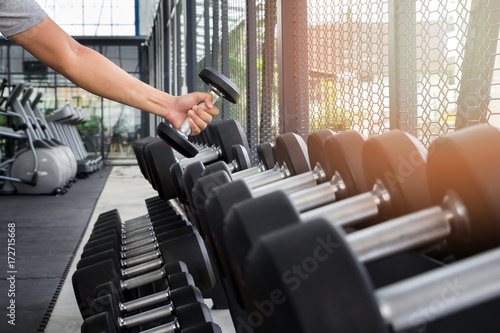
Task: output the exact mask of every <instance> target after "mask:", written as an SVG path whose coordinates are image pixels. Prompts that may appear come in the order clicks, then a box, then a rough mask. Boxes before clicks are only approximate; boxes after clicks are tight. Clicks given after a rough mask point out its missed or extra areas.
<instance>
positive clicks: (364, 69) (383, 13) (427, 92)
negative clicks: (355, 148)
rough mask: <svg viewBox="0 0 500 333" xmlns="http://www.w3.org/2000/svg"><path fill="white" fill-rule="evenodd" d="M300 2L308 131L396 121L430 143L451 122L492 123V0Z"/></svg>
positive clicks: (374, 127)
mask: <svg viewBox="0 0 500 333" xmlns="http://www.w3.org/2000/svg"><path fill="white" fill-rule="evenodd" d="M301 10H302V11H304V12H307V17H308V34H307V36H305V38H306V40H305V41H304V42H306V43H308V44H307V45H308V48H307V51H308V52H307V58H308V59H307V60H308V68H309V78H310V80H309V83H308V84H309V86H308V91H309V93H308V99H309V101H308V102H309V110H308V111H309V114H308V115H302V118H304V119H305V120H304V119H301V118H299V119H301V120H300V124H301V126H302V127H304V126H305V125H304V124H307V123H306V120H308V121H309V127H308V128H307V129H308V130H309V132H310V131H315V130H318V129H322V128H331V129H334V130H340V131H344V130H348V129H352V130H357V131H362V132H364V133H365V134H376V133H380V132H382V131H384V130H387V129H389V128H391V129H392V128H401V129H403V130H405V131H407V132H409V133H411V134H413V135H415V136H417V137H418V138H419V139H421V141H422V142H423V143H424V144H425V145H428V144H429V143H430V142H431V141H432V140H433V139H434V138H436V137H437V136H439V135H442V134H444V133H447V132H448V131H450V130H453V129H455V128H459V127H465V126H469V125H472V124H475V123H482V122H489V123H490V124H492V125H495V126H497V127H499V126H500V115H499V112H500V109H499V104H500V103H499V102H498V100H499V93H500V89H499V78H500V71H499V69H500V68H499V62H500V60H499V58H500V56H499V52H500V51H499V28H500V2H498V1H495V0H490V1H471V0H469V1H459V0H446V1H442V0H439V1H438V0H420V1H413V0H388V1H379V0H338V1H326V0H325V1H323V0H314V1H313V0H309V1H307V8H302V9H301ZM298 61H300V59H299V60H298ZM297 84H298V85H300V83H297Z"/></svg>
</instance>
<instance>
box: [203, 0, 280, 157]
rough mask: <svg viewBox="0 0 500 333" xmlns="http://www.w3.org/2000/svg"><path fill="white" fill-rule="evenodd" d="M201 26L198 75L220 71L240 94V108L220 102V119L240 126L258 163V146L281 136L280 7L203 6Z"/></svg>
mask: <svg viewBox="0 0 500 333" xmlns="http://www.w3.org/2000/svg"><path fill="white" fill-rule="evenodd" d="M196 22H197V30H196V32H197V34H196V63H197V70H198V71H200V70H201V69H202V68H203V67H205V66H211V67H213V68H216V69H217V70H219V71H220V72H221V73H223V74H224V75H226V76H227V77H228V78H229V79H230V80H232V81H233V82H234V83H235V84H236V86H238V87H239V88H240V91H241V98H240V100H239V101H238V103H237V104H231V103H229V102H227V101H225V100H221V101H220V102H218V104H217V106H218V107H219V110H220V113H219V115H218V116H217V117H215V119H236V120H238V121H239V122H240V123H241V124H242V126H243V128H244V129H245V131H246V135H247V138H248V140H249V144H250V147H251V152H252V156H253V158H254V160H256V147H257V144H258V143H259V142H269V141H274V139H275V137H276V135H277V134H278V132H279V130H278V117H279V115H278V98H277V96H278V84H277V82H278V79H277V68H276V47H277V45H276V1H275V0H274V1H264V0H260V1H256V2H255V3H250V2H248V1H243V0H238V1H236V0H231V1H228V0H223V1H214V2H212V1H206V0H198V1H197V3H196ZM197 82H198V85H197V89H198V90H203V89H205V87H204V85H203V82H202V81H201V80H198V81H197Z"/></svg>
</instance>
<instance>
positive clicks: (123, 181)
mask: <svg viewBox="0 0 500 333" xmlns="http://www.w3.org/2000/svg"><path fill="white" fill-rule="evenodd" d="M156 195H157V193H156V191H154V190H153V188H152V187H151V185H150V184H149V183H148V181H147V180H146V179H144V177H143V176H142V174H141V173H140V170H139V167H137V166H115V167H113V169H112V171H111V174H110V175H109V177H108V179H107V181H106V184H105V186H104V189H103V191H102V193H101V196H100V198H99V200H98V201H97V204H96V206H95V209H94V212H93V215H92V217H91V219H90V223H89V226H88V228H87V230H86V232H85V235H84V237H83V240H82V242H81V243H80V244H81V246H80V248H79V249H78V250H77V252H76V254H75V260H74V261H73V263H72V265H71V267H70V269H69V273H68V277H67V279H66V281H65V283H64V284H63V286H62V289H61V292H60V295H59V297H58V299H57V302H56V304H55V306H54V309H53V311H52V314H51V316H50V319H49V322H48V324H47V326H46V329H45V332H51V333H52V332H53V333H56V332H57V333H60V332H65V333H72V332H80V325H81V323H82V318H81V316H80V313H79V311H78V306H77V304H76V301H75V297H74V294H73V287H72V285H71V276H72V274H73V272H74V271H75V266H76V263H77V261H78V259H77V258H79V257H80V254H81V251H82V247H83V246H84V245H85V243H86V241H87V240H88V237H89V235H90V231H91V229H92V226H93V222H95V220H96V219H97V217H98V216H99V214H101V213H103V212H106V211H109V210H112V209H115V208H116V209H118V211H119V213H120V216H121V218H122V219H123V220H127V219H131V218H134V217H137V216H140V215H144V214H146V213H147V210H146V205H145V203H144V200H145V199H147V198H150V197H153V196H156ZM210 302H211V301H210V300H206V303H207V305H209V306H210ZM212 316H213V319H214V322H215V323H217V324H218V325H219V326H220V327H221V328H222V331H223V332H224V333H226V332H227V333H231V332H235V330H234V327H233V324H232V321H231V318H230V316H229V311H228V310H212Z"/></svg>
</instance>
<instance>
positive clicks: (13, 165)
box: [0, 84, 70, 194]
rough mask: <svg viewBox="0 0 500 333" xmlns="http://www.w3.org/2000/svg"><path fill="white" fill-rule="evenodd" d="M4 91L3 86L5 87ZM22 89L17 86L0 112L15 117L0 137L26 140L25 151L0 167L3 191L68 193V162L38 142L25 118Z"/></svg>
mask: <svg viewBox="0 0 500 333" xmlns="http://www.w3.org/2000/svg"><path fill="white" fill-rule="evenodd" d="M4 88H5V85H4ZM23 90H24V85H23V84H18V85H16V86H15V87H14V89H13V90H12V91H11V93H10V95H9V96H8V97H6V98H4V100H5V109H2V110H1V111H0V115H1V114H3V115H5V116H9V117H16V118H18V119H19V123H18V125H17V127H16V128H6V127H2V128H0V135H3V136H7V137H10V138H16V139H26V140H27V141H28V146H27V148H24V149H21V150H20V151H18V152H17V153H16V154H15V155H14V156H13V157H12V158H10V159H8V160H6V161H4V162H2V163H1V164H0V179H1V180H3V181H4V184H3V187H2V191H3V192H9V193H12V192H16V193H19V194H64V193H66V191H67V188H66V185H67V182H68V176H67V175H68V174H70V172H69V171H68V163H67V161H66V162H64V161H63V160H62V159H61V151H57V150H55V149H54V148H53V147H52V146H51V145H49V144H48V143H47V142H45V141H43V140H41V139H37V138H36V136H35V131H34V129H33V126H32V123H31V122H30V121H29V120H28V119H27V117H26V114H25V113H24V109H23V107H22V104H21V102H20V101H19V96H20V95H21V93H22V91H23Z"/></svg>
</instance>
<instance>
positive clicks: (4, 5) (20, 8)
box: [0, 0, 47, 37]
mask: <svg viewBox="0 0 500 333" xmlns="http://www.w3.org/2000/svg"><path fill="white" fill-rule="evenodd" d="M46 17H47V13H46V12H45V11H44V10H43V9H42V7H40V5H39V4H38V3H37V2H36V1H35V0H0V32H1V33H2V34H3V35H4V36H5V37H10V36H13V35H15V34H18V33H20V32H23V31H26V30H28V29H30V28H33V27H34V26H35V25H37V24H38V23H40V21H42V20H43V19H44V18H46Z"/></svg>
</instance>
